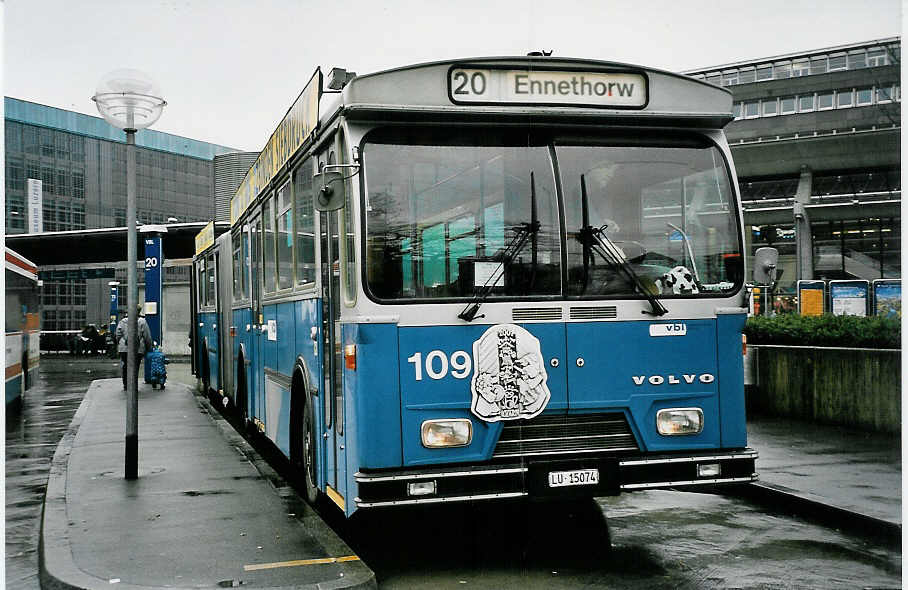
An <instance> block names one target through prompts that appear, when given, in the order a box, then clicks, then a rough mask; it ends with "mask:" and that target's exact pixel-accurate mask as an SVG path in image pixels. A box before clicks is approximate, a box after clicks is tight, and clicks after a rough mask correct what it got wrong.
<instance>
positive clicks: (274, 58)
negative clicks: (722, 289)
mask: <svg viewBox="0 0 908 590" xmlns="http://www.w3.org/2000/svg"><path fill="white" fill-rule="evenodd" d="M720 8H721V12H717V9H720ZM902 8H903V7H902V3H901V0H872V1H870V2H858V1H855V0H823V2H816V1H804V0H759V1H757V2H728V1H723V0H711V1H703V0H665V1H663V0H609V1H596V0H552V1H548V2H544V1H541V0H522V1H510V0H509V1H496V0H458V1H452V2H441V1H427V0H423V1H421V2H416V1H409V0H379V1H375V0H373V1H371V2H359V1H358V0H348V1H346V2H331V1H326V0H322V1H320V2H312V1H308V0H306V1H304V0H78V1H75V0H6V1H5V2H4V14H3V19H4V29H3V30H4V35H3V62H4V63H3V91H4V95H6V96H11V97H15V98H19V99H22V100H28V101H32V102H37V103H41V104H45V105H49V106H54V107H59V108H63V109H67V110H72V111H78V112H82V113H87V114H91V115H97V111H96V109H95V107H94V103H93V102H92V101H91V96H92V95H93V94H94V93H95V89H96V88H97V85H98V82H99V81H100V80H101V78H102V77H103V76H104V75H105V74H107V73H108V72H110V71H112V70H115V69H119V68H137V69H140V70H143V71H145V72H147V73H148V74H150V75H151V76H152V78H154V79H155V80H156V81H157V82H158V83H159V85H160V87H161V89H162V92H163V94H164V98H165V99H166V100H167V102H168V105H167V107H166V108H165V109H164V113H163V115H162V116H161V119H160V120H159V121H158V122H157V123H155V125H154V127H153V128H154V129H157V130H159V131H165V132H168V133H174V134H176V135H182V136H185V137H191V138H193V139H199V140H202V141H208V142H211V143H217V144H221V145H225V146H229V147H233V148H237V149H241V150H254V151H258V150H260V149H261V148H262V146H263V145H264V144H265V142H266V141H267V139H268V137H269V136H270V135H271V132H272V131H273V130H274V128H275V127H276V126H277V123H278V122H279V121H280V119H281V118H282V117H283V116H284V114H285V112H286V111H287V109H288V108H289V107H290V104H291V103H292V102H293V100H294V99H295V98H296V96H297V95H298V94H299V92H300V91H301V90H302V88H303V86H304V85H305V84H306V82H307V81H308V80H309V78H310V77H311V75H312V73H313V72H314V71H315V68H316V67H319V66H320V67H321V68H322V70H323V71H324V72H327V71H330V69H331V68H332V67H343V68H346V69H347V70H350V71H355V72H357V73H360V74H365V73H370V72H375V71H380V70H383V69H387V68H392V67H397V66H402V65H407V64H412V63H421V62H427V61H434V60H439V59H450V58H463V57H475V56H492V55H524V54H525V53H526V52H528V51H532V50H541V49H552V50H554V55H556V56H562V57H583V58H591V59H602V60H609V61H619V62H626V63H633V64H640V65H646V66H651V67H656V68H661V69H666V70H672V71H684V70H692V69H697V68H701V67H707V66H711V65H718V64H725V63H729V62H735V61H741V60H748V59H754V58H761V57H767V56H772V55H779V54H785V53H791V52H796V51H803V50H811V49H816V48H821V47H829V46H835V45H842V44H846V43H853V42H861V41H866V40H871V39H880V38H885V37H893V36H897V35H901V30H902V23H901V12H902Z"/></svg>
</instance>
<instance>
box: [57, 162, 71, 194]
mask: <svg viewBox="0 0 908 590" xmlns="http://www.w3.org/2000/svg"><path fill="white" fill-rule="evenodd" d="M57 194H58V195H63V196H65V197H68V196H69V170H63V169H57Z"/></svg>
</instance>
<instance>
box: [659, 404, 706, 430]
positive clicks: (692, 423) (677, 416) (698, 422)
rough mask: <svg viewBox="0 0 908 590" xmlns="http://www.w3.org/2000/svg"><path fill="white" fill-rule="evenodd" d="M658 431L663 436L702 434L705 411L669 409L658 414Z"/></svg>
mask: <svg viewBox="0 0 908 590" xmlns="http://www.w3.org/2000/svg"><path fill="white" fill-rule="evenodd" d="M656 430H658V431H659V434H661V435H662V436H674V435H679V434H700V432H702V431H703V410H701V409H700V408H669V409H666V410H659V412H658V413H657V414H656Z"/></svg>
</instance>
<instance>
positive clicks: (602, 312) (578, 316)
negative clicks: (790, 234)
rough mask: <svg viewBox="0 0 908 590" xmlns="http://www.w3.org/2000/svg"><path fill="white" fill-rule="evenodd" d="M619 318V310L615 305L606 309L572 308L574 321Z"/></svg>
mask: <svg viewBox="0 0 908 590" xmlns="http://www.w3.org/2000/svg"><path fill="white" fill-rule="evenodd" d="M616 317H618V308H617V307H615V306H614V305H606V306H605V307H572V308H571V319H572V320H604V319H613V318H616Z"/></svg>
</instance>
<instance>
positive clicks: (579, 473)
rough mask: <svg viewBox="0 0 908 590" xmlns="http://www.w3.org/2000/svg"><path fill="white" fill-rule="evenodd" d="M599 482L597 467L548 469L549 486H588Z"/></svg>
mask: <svg viewBox="0 0 908 590" xmlns="http://www.w3.org/2000/svg"><path fill="white" fill-rule="evenodd" d="M597 483H599V470H598V469H573V470H571V471H550V472H549V487H550V488H561V487H564V486H589V485H596V484H597Z"/></svg>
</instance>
